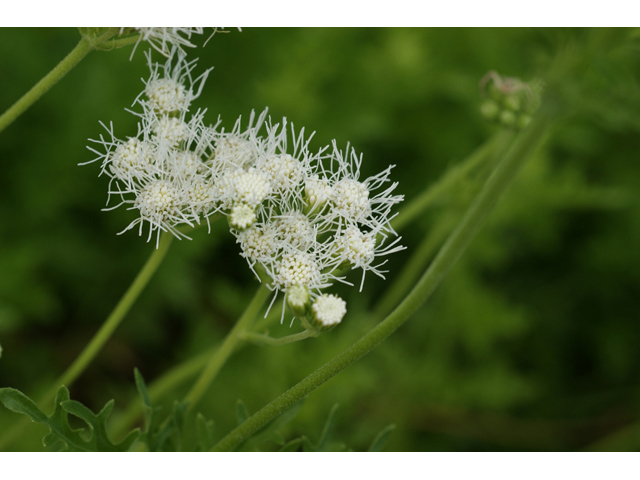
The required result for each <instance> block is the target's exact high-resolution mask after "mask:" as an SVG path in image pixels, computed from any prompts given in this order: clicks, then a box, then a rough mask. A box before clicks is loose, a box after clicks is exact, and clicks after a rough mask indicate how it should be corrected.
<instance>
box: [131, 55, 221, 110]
mask: <svg viewBox="0 0 640 480" xmlns="http://www.w3.org/2000/svg"><path fill="white" fill-rule="evenodd" d="M146 56H147V62H148V64H149V70H150V71H151V75H150V77H149V79H148V80H147V81H145V88H144V91H143V92H142V93H141V94H140V95H139V96H138V97H137V98H136V102H138V103H140V104H142V106H143V107H144V108H148V109H151V110H154V111H156V112H157V113H158V114H160V115H161V114H169V113H176V112H183V111H187V110H189V105H191V102H192V101H193V100H194V99H196V98H198V97H199V96H200V94H201V93H202V88H203V87H204V83H205V81H206V80H207V77H208V76H209V73H210V72H211V70H213V67H212V68H209V69H207V70H205V71H204V73H202V74H201V75H200V76H198V77H197V78H195V79H194V78H193V76H192V75H191V72H192V71H193V69H194V68H195V66H196V62H197V61H198V60H197V59H195V60H192V61H190V62H187V61H186V55H185V54H184V52H182V51H178V50H177V49H175V48H174V49H173V50H171V52H170V53H169V54H168V58H167V60H166V62H165V63H164V64H163V65H160V64H159V63H155V62H152V61H151V52H146ZM134 103H135V102H134Z"/></svg>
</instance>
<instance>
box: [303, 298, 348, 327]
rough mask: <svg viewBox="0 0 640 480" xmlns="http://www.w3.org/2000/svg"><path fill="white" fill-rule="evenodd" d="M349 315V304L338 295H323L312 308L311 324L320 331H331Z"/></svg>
mask: <svg viewBox="0 0 640 480" xmlns="http://www.w3.org/2000/svg"><path fill="white" fill-rule="evenodd" d="M346 313H347V302H345V301H344V300H342V299H341V298H340V297H338V296H337V295H333V294H327V293H323V294H322V295H320V296H319V297H318V298H316V301H315V302H313V305H312V306H311V324H312V325H313V326H314V327H315V328H317V329H318V330H322V331H326V330H330V329H332V328H333V327H335V326H336V325H338V324H339V323H340V322H341V321H342V318H343V317H344V316H345V314H346Z"/></svg>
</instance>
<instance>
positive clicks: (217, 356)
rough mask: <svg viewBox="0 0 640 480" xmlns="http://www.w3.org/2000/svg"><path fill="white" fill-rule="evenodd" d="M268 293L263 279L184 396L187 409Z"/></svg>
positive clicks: (211, 379)
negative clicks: (187, 405)
mask: <svg viewBox="0 0 640 480" xmlns="http://www.w3.org/2000/svg"><path fill="white" fill-rule="evenodd" d="M269 293H270V290H269V289H268V288H267V286H266V284H265V282H264V281H263V282H262V283H261V284H260V287H259V288H258V290H257V291H256V294H255V295H254V297H253V299H252V300H251V303H249V305H248V306H247V308H246V309H245V311H244V313H243V314H242V316H241V317H240V319H239V320H238V322H237V323H236V324H235V326H234V327H233V328H232V329H231V331H230V332H229V334H228V335H227V337H226V338H225V339H224V342H223V343H222V346H221V347H220V348H219V349H218V350H216V352H215V353H214V354H213V355H212V356H211V358H210V359H209V362H208V363H207V366H206V367H205V369H204V370H203V371H202V373H201V374H200V377H199V378H198V380H197V381H196V383H195V384H194V385H193V387H192V388H191V390H189V393H187V395H186V397H185V398H184V400H185V401H187V402H189V407H188V408H189V410H192V409H193V408H194V407H195V406H196V405H197V404H198V402H199V401H200V399H201V398H202V396H203V395H204V394H205V392H206V391H207V389H208V388H209V386H210V385H211V382H213V380H214V379H215V378H216V375H218V372H219V371H220V369H221V368H222V366H223V365H224V364H225V362H226V361H227V359H228V358H229V356H230V355H231V353H232V352H233V349H234V348H235V346H236V344H237V343H238V342H239V341H240V334H241V333H243V332H244V331H245V330H247V329H248V328H249V327H250V326H251V324H252V323H253V321H254V319H255V318H256V316H257V315H258V312H259V311H260V309H261V308H262V306H263V305H264V303H265V301H266V300H267V297H268V296H269Z"/></svg>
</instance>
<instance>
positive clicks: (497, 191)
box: [212, 109, 550, 451]
mask: <svg viewBox="0 0 640 480" xmlns="http://www.w3.org/2000/svg"><path fill="white" fill-rule="evenodd" d="M549 122H550V116H549V115H548V114H546V113H543V111H542V109H541V113H540V114H539V115H538V117H537V118H536V119H535V120H534V121H533V122H532V123H531V125H530V126H529V127H528V128H527V129H526V130H524V131H523V132H522V134H521V136H520V138H519V139H518V140H517V141H516V142H515V144H514V145H513V146H512V147H511V149H510V150H509V151H508V152H507V154H506V156H505V157H504V159H503V160H502V161H501V162H500V163H499V164H498V166H497V167H496V169H495V170H494V172H493V173H492V174H491V176H490V177H489V179H488V180H487V182H486V183H485V184H484V186H483V188H482V189H481V191H480V193H479V194H478V195H477V197H476V199H475V200H474V202H473V203H472V204H471V206H470V207H469V209H468V210H467V212H466V214H465V216H464V217H463V218H462V220H461V221H460V223H459V224H458V226H457V228H456V229H455V230H454V231H453V233H451V235H450V236H449V238H448V239H447V241H446V243H445V244H444V245H443V246H442V248H441V249H440V251H439V252H438V255H437V256H436V258H435V259H434V260H433V262H432V263H431V265H430V266H429V268H428V269H427V271H426V272H425V273H424V274H423V275H422V277H421V278H420V281H419V282H418V283H417V285H416V286H415V287H414V288H413V289H412V290H411V292H410V293H409V295H407V297H406V298H405V299H404V300H403V301H402V303H401V304H400V305H399V306H398V307H397V308H396V309H395V310H394V311H393V312H392V313H391V314H390V315H389V316H388V317H387V318H385V319H384V320H383V321H382V322H381V323H380V324H378V325H377V326H376V327H375V328H373V329H372V330H371V331H370V332H369V333H367V334H366V335H364V336H363V337H362V338H361V339H360V340H358V341H357V342H356V343H354V344H353V345H352V346H351V347H349V348H348V349H346V350H345V351H344V352H342V353H341V354H339V355H338V356H336V357H335V358H333V359H332V360H330V361H329V362H327V363H326V364H325V365H324V366H322V367H320V368H319V369H317V370H316V371H315V372H313V373H312V374H311V375H309V376H308V377H306V378H305V379H304V380H302V381H301V382H300V383H298V384H297V385H295V386H294V387H292V388H290V389H289V390H287V391H286V392H285V393H283V394H282V395H280V396H279V397H278V398H276V399H275V400H273V401H272V402H271V403H269V404H268V405H266V406H265V407H263V408H262V409H261V410H259V411H258V412H256V413H255V414H254V415H252V416H251V417H250V418H249V419H247V420H246V421H245V422H244V423H242V424H241V425H239V426H238V427H236V428H235V429H234V430H232V431H231V432H230V433H229V434H228V435H227V436H225V437H224V438H223V439H222V440H220V441H219V442H218V443H217V444H216V445H214V447H213V448H212V450H213V451H231V450H234V449H235V448H236V447H237V446H238V445H240V443H242V442H243V441H244V440H245V439H247V438H248V437H249V436H250V435H251V434H253V433H254V432H256V431H257V430H258V429H259V428H261V427H262V426H264V425H265V424H266V423H267V422H269V421H270V420H272V419H274V418H275V417H277V416H278V415H280V414H281V413H282V412H284V411H285V410H286V409H287V408H289V407H291V406H292V405H294V404H295V403H296V402H298V401H300V400H301V399H302V398H304V397H305V396H307V395H308V394H309V393H310V392H312V391H313V390H315V389H316V388H318V387H319V386H320V385H322V384H323V383H325V382H326V381H328V380H329V379H331V378H333V377H334V376H335V375H337V374H338V373H340V372H341V371H342V370H344V369H345V368H347V367H348V366H350V365H351V364H353V363H354V362H356V361H357V360H358V359H360V358H361V357H363V356H364V355H365V354H367V353H369V352H370V351H371V350H373V349H374V348H375V347H376V346H377V345H379V344H380V343H381V342H382V341H383V340H385V339H386V338H387V337H388V336H389V335H391V334H392V333H393V332H394V331H395V330H396V329H397V328H399V327H400V325H402V324H403V323H404V322H405V321H406V320H407V318H409V316H410V315H411V314H412V313H413V312H414V311H415V310H416V309H418V307H420V306H421V305H422V304H423V303H424V302H425V301H426V300H427V299H428V298H429V296H430V295H431V294H432V293H433V291H434V290H435V289H436V287H437V286H438V284H439V283H440V282H441V281H442V279H443V278H444V276H445V275H446V274H447V272H448V271H449V270H450V269H451V267H452V266H453V265H454V263H455V262H456V261H457V260H458V258H459V257H460V255H462V253H463V252H464V250H465V249H466V247H467V246H468V245H469V243H470V242H471V240H472V238H473V237H474V236H475V234H476V233H477V232H478V230H479V229H480V226H481V225H482V223H483V221H484V220H485V218H486V217H487V215H488V214H489V212H490V211H491V210H492V209H493V206H494V205H495V203H496V201H497V200H498V198H499V197H500V195H501V194H502V193H503V192H504V191H505V189H506V188H507V186H509V185H510V184H511V181H512V180H513V178H514V177H515V175H516V173H517V172H518V170H519V169H520V167H521V165H522V164H523V163H524V161H525V160H526V159H527V158H528V157H529V155H530V153H531V152H532V151H533V149H534V148H535V147H536V146H537V145H538V144H539V142H540V141H541V140H542V138H543V136H544V133H545V132H546V130H547V127H548V124H549Z"/></svg>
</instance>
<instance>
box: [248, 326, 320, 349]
mask: <svg viewBox="0 0 640 480" xmlns="http://www.w3.org/2000/svg"><path fill="white" fill-rule="evenodd" d="M318 335H319V333H318V332H317V331H314V330H305V331H304V332H300V333H294V334H293V335H287V336H286V337H280V338H274V337H270V336H269V335H265V334H263V333H254V332H244V333H241V334H240V339H241V340H247V341H249V342H252V343H256V344H258V345H269V346H272V347H279V346H281V345H286V344H288V343H293V342H299V341H300V340H304V339H305V338H309V337H317V336H318Z"/></svg>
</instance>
